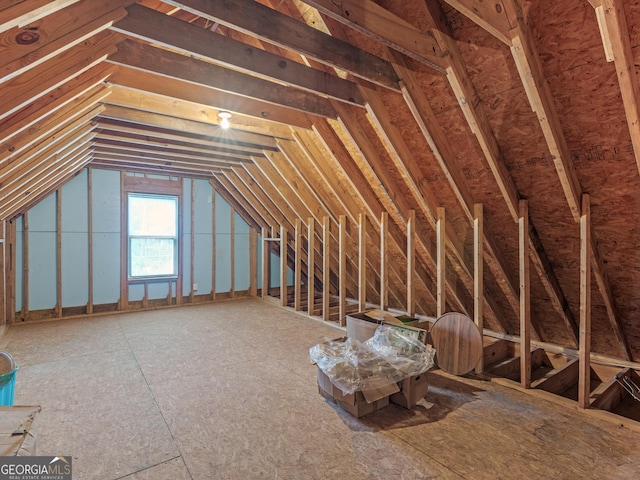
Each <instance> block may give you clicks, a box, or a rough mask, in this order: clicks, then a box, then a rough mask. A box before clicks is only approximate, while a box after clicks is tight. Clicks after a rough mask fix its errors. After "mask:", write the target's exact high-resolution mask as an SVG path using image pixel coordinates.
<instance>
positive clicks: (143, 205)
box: [129, 195, 178, 237]
mask: <svg viewBox="0 0 640 480" xmlns="http://www.w3.org/2000/svg"><path fill="white" fill-rule="evenodd" d="M177 209H178V201H177V199H176V198H171V197H165V198H161V197H149V196H143V195H140V196H138V195H129V235H143V236H159V237H175V236H176V218H177V216H176V212H177Z"/></svg>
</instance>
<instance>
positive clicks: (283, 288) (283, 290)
mask: <svg viewBox="0 0 640 480" xmlns="http://www.w3.org/2000/svg"><path fill="white" fill-rule="evenodd" d="M288 246H289V245H288V240H287V229H286V228H285V227H284V225H281V226H280V305H281V306H283V307H286V306H287V260H288V253H287V250H288Z"/></svg>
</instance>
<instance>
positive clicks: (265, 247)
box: [261, 227, 271, 300]
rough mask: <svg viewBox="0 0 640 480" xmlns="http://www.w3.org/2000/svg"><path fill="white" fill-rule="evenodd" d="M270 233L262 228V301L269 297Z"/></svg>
mask: <svg viewBox="0 0 640 480" xmlns="http://www.w3.org/2000/svg"><path fill="white" fill-rule="evenodd" d="M268 237H269V233H268V232H267V229H266V228H265V227H262V292H261V293H262V299H263V300H265V299H266V298H267V297H268V296H269V257H270V252H271V251H270V249H269V240H267V238H268Z"/></svg>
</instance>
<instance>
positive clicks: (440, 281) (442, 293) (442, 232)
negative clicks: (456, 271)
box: [436, 207, 447, 317]
mask: <svg viewBox="0 0 640 480" xmlns="http://www.w3.org/2000/svg"><path fill="white" fill-rule="evenodd" d="M437 214H438V220H437V222H436V242H437V256H438V261H437V265H436V270H437V272H436V276H437V287H436V288H437V295H436V303H437V306H436V315H437V316H438V317H439V316H440V315H442V314H443V313H444V312H445V310H446V308H447V307H446V305H447V297H446V288H447V287H446V285H447V279H446V271H447V268H446V266H447V254H446V238H447V234H446V213H445V208H444V207H438V208H437Z"/></svg>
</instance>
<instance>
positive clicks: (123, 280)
mask: <svg viewBox="0 0 640 480" xmlns="http://www.w3.org/2000/svg"><path fill="white" fill-rule="evenodd" d="M125 174H126V172H124V171H121V172H120V212H122V213H121V215H120V232H121V234H120V299H119V300H118V310H120V311H123V310H127V307H128V298H129V291H128V290H129V286H128V278H129V238H128V234H129V223H128V218H129V215H128V208H129V201H128V198H127V191H126V189H125V186H124V182H125Z"/></svg>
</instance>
